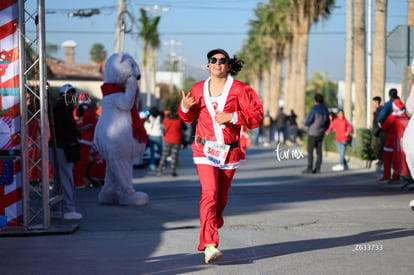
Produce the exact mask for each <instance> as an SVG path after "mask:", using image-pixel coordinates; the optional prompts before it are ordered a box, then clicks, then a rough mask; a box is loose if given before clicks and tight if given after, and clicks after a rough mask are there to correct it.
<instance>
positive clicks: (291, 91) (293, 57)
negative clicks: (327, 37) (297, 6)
mask: <svg viewBox="0 0 414 275" xmlns="http://www.w3.org/2000/svg"><path fill="white" fill-rule="evenodd" d="M292 31H293V38H292V45H291V52H290V60H289V61H288V62H289V65H290V70H289V78H288V79H287V80H288V81H289V82H288V83H287V89H286V90H285V95H284V97H285V99H286V101H287V102H288V103H289V104H288V105H287V106H286V107H287V108H289V109H291V108H292V109H295V111H296V114H297V115H298V125H299V127H301V126H302V125H301V123H300V122H299V121H300V117H299V112H298V111H297V108H298V107H297V105H296V102H295V100H296V95H297V94H296V87H297V86H296V79H297V71H298V63H297V56H298V49H299V35H300V30H299V28H298V26H297V24H294V25H293V26H292Z"/></svg>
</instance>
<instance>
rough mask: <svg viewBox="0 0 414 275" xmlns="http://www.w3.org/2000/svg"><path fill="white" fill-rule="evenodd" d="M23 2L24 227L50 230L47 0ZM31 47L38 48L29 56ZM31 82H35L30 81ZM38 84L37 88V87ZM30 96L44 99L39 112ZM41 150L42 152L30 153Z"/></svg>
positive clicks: (21, 78)
mask: <svg viewBox="0 0 414 275" xmlns="http://www.w3.org/2000/svg"><path fill="white" fill-rule="evenodd" d="M28 1H37V4H36V8H35V9H34V10H33V11H30V10H27V9H26V2H28ZM18 5H19V20H18V21H19V31H18V33H19V42H18V43H19V75H20V80H19V81H20V82H19V86H20V103H21V104H20V112H21V136H20V138H21V175H22V191H23V192H22V197H23V225H22V227H23V229H24V230H29V229H37V230H48V229H49V228H50V209H49V205H50V202H49V201H50V200H49V156H48V136H49V134H48V133H49V124H48V91H47V82H46V79H47V76H46V35H45V2H44V0H26V1H25V0H18ZM29 25H33V26H34V27H35V29H36V32H35V34H34V37H29V36H28V34H27V33H26V27H27V26H29ZM27 47H34V48H35V49H37V50H36V53H35V56H34V60H33V62H29V61H28V60H30V59H31V58H33V56H29V55H28V52H27V50H26V48H27ZM31 74H32V75H35V76H36V77H35V81H34V82H31V81H29V79H28V78H29V75H31ZM29 84H31V85H29ZM33 87H36V88H33ZM27 96H30V97H32V98H34V99H36V100H38V102H39V103H40V104H39V105H40V106H39V108H38V109H37V110H36V111H35V112H31V111H30V110H29V109H28V108H27V104H24V103H26V102H27ZM31 123H38V125H39V126H40V135H39V136H33V137H30V136H29V125H30V124H31ZM33 150H38V152H41V153H40V154H29V151H33ZM33 169H40V171H41V179H40V181H36V182H33V181H31V180H30V178H29V173H30V172H31V171H32V170H33Z"/></svg>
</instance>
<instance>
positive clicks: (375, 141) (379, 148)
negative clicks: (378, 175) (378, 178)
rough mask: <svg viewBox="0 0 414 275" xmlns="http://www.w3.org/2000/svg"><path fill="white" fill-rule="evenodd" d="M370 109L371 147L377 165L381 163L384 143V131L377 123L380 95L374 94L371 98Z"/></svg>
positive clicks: (379, 110)
mask: <svg viewBox="0 0 414 275" xmlns="http://www.w3.org/2000/svg"><path fill="white" fill-rule="evenodd" d="M372 109H373V110H374V113H373V114H372V117H373V119H372V128H371V136H372V140H371V147H372V150H373V151H374V154H375V156H376V158H377V160H378V165H382V152H383V150H384V144H385V132H383V131H381V128H380V127H379V125H378V122H377V121H378V116H379V114H380V112H381V109H382V105H381V97H379V96H376V97H374V98H373V99H372Z"/></svg>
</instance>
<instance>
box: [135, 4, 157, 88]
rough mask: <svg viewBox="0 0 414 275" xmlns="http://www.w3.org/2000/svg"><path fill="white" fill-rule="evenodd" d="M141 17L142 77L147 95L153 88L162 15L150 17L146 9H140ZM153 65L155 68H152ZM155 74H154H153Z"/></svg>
mask: <svg viewBox="0 0 414 275" xmlns="http://www.w3.org/2000/svg"><path fill="white" fill-rule="evenodd" d="M140 13H141V17H140V18H139V22H140V23H141V30H140V32H139V35H140V36H141V38H142V44H143V45H142V74H143V75H142V77H141V89H142V90H143V91H145V92H146V93H147V96H150V95H151V92H152V89H154V87H151V82H152V83H155V81H152V80H151V79H150V78H153V79H155V56H156V55H155V50H156V48H157V47H158V46H159V44H160V41H159V34H158V30H157V29H158V23H159V21H160V17H159V16H156V17H154V18H149V17H148V15H147V12H146V11H145V9H140ZM151 66H152V67H153V68H151ZM151 75H153V76H151ZM154 86H155V85H154Z"/></svg>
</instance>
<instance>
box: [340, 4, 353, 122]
mask: <svg viewBox="0 0 414 275" xmlns="http://www.w3.org/2000/svg"><path fill="white" fill-rule="evenodd" d="M353 3H354V0H347V6H346V36H347V37H346V57H345V102H344V107H343V108H344V112H345V117H347V118H348V120H349V121H352V118H353V114H352V75H353V74H352V72H353V59H354V53H353V48H354V45H353V43H354V31H353V25H354V24H353V20H354V5H353Z"/></svg>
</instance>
